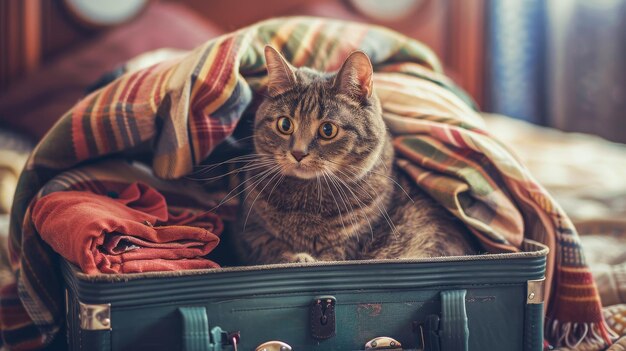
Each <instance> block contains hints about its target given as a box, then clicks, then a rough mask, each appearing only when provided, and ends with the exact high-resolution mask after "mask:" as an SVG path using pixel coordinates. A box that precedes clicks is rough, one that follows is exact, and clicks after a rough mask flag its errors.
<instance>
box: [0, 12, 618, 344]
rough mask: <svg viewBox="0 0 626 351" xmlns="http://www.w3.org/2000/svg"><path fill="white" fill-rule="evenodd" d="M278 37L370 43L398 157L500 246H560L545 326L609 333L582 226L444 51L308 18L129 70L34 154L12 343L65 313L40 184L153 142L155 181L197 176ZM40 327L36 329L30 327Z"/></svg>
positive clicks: (354, 45) (319, 65)
mask: <svg viewBox="0 0 626 351" xmlns="http://www.w3.org/2000/svg"><path fill="white" fill-rule="evenodd" d="M266 44H271V45H273V46H274V47H276V48H278V49H279V50H280V51H282V52H283V54H284V56H285V57H286V59H287V60H289V61H291V62H292V63H293V64H294V65H295V66H303V65H305V66H310V67H313V68H315V69H318V70H322V71H333V70H336V69H338V68H339V67H340V65H341V63H342V62H343V60H344V59H345V57H347V55H348V54H349V53H350V52H352V51H353V50H356V49H360V50H363V51H365V52H366V53H367V54H368V55H369V56H370V58H371V60H372V62H373V64H374V66H375V69H376V71H377V72H378V73H377V74H376V76H375V83H374V85H375V87H376V89H377V93H378V95H379V96H380V98H381V102H382V106H383V109H384V117H385V120H386V122H387V125H388V126H389V128H390V130H391V131H392V132H393V133H394V134H395V136H396V137H395V140H394V144H395V147H396V149H397V152H398V155H399V156H400V160H399V161H398V162H399V164H400V166H401V167H402V168H403V169H405V170H406V171H407V172H408V173H409V174H410V175H412V176H413V178H414V179H415V181H416V183H417V184H419V185H420V186H422V187H423V188H424V189H425V190H426V191H428V192H429V193H430V194H431V195H432V196H433V197H434V198H435V199H436V200H438V201H439V202H440V203H441V204H443V205H444V206H445V207H446V208H448V209H449V210H450V211H451V212H452V213H454V214H455V215H457V216H458V217H459V218H461V219H462V220H463V221H464V222H465V223H466V224H467V225H468V227H469V228H470V229H471V230H472V232H473V233H474V234H476V236H477V237H478V238H479V239H480V240H481V242H482V243H483V245H484V247H485V248H486V249H487V250H488V251H491V252H505V251H509V252H510V251H518V250H519V247H520V245H521V241H522V238H524V237H528V238H531V239H534V240H538V241H541V242H543V243H545V244H547V245H548V246H549V247H550V248H551V253H550V255H549V258H548V277H547V279H548V284H547V290H548V291H547V293H548V294H549V295H548V296H550V301H549V307H548V315H547V316H548V317H547V318H548V324H547V327H548V330H550V331H554V333H549V334H548V336H550V337H552V340H553V341H554V342H558V341H559V340H560V339H562V336H567V337H574V338H585V339H592V340H593V339H597V341H599V342H607V343H608V342H609V335H608V333H609V330H608V329H607V327H606V324H605V322H604V321H603V318H602V315H601V311H600V301H599V298H598V294H597V292H596V286H595V285H594V283H593V280H592V277H591V274H590V272H589V270H588V269H587V267H586V265H585V261H584V258H583V255H582V252H581V249H580V245H579V241H578V237H577V234H576V231H575V229H574V227H573V225H572V223H571V222H570V220H569V219H568V218H567V217H566V216H565V214H564V213H563V211H562V210H561V209H560V207H559V206H558V205H557V204H556V203H555V202H554V201H553V200H552V199H551V197H550V196H549V195H548V194H547V193H546V192H545V190H544V189H543V188H542V187H541V186H539V185H538V184H537V183H536V182H535V181H534V180H533V179H532V177H531V176H530V174H529V173H528V172H527V171H526V169H525V168H524V167H523V166H522V165H520V164H519V163H518V162H517V160H516V159H515V158H514V157H513V156H512V155H511V154H510V153H509V152H508V151H507V149H506V147H505V146H504V145H502V144H501V143H500V142H498V141H497V140H495V139H493V138H491V137H490V136H489V134H488V133H487V132H486V131H485V130H484V126H483V123H482V121H481V119H480V117H479V116H478V115H477V114H476V112H475V111H474V110H473V109H472V108H470V107H469V104H468V101H467V99H466V98H465V96H464V95H463V93H462V92H460V91H459V90H458V89H456V88H455V87H454V85H453V84H451V83H450V81H449V80H448V79H447V78H445V76H443V75H442V73H441V67H440V64H439V62H438V61H437V59H436V57H435V56H434V55H433V53H432V52H431V51H430V50H429V49H428V48H426V47H425V46H424V45H422V44H421V43H419V42H417V41H414V40H410V39H408V38H406V37H404V36H401V35H399V34H397V33H395V32H392V31H389V30H387V29H385V28H381V27H376V26H369V25H363V24H356V23H349V22H341V21H334V20H326V19H317V18H306V17H295V18H282V19H276V20H270V21H265V22H261V23H259V24H257V25H254V26H251V27H248V28H244V29H242V30H239V31H237V32H234V33H231V34H228V35H225V36H222V37H220V38H217V39H215V40H212V41H209V42H207V43H206V44H204V45H202V46H200V47H198V48H197V49H195V50H193V51H192V52H190V53H189V54H187V55H185V56H183V57H181V58H176V59H174V60H170V61H165V62H161V63H158V64H155V65H153V66H150V67H148V68H145V69H141V70H139V71H136V72H130V73H127V74H125V75H123V76H122V77H120V78H118V79H117V80H115V81H114V82H112V83H111V84H109V85H107V86H106V87H104V88H102V89H100V90H98V91H95V92H94V93H92V94H91V95H89V96H87V97H86V98H85V99H83V100H82V101H80V102H79V103H78V104H77V105H76V106H75V107H74V108H73V109H72V110H70V111H69V112H67V113H66V114H65V115H64V116H63V117H62V118H61V120H60V121H59V122H58V123H57V124H56V126H55V127H54V128H53V130H52V131H51V132H50V133H49V134H48V135H47V136H46V137H45V138H44V139H43V140H42V141H41V142H40V143H39V145H38V146H37V148H36V149H35V151H34V153H33V154H32V156H31V158H30V160H29V162H28V164H27V166H26V169H25V171H24V172H23V173H22V176H21V178H20V182H19V185H18V191H17V194H16V201H15V202H14V205H13V211H12V220H11V242H10V248H11V252H12V255H11V260H12V264H13V269H14V271H15V274H16V276H17V281H18V283H17V291H18V295H19V299H20V302H21V307H20V308H22V307H23V309H24V310H25V311H26V312H27V313H28V318H21V319H19V321H20V322H21V323H11V319H10V318H9V319H7V318H3V319H2V321H3V322H2V323H3V333H4V334H5V335H6V334H8V333H13V335H25V336H24V337H23V338H18V337H14V338H12V339H10V340H9V339H8V338H6V339H5V342H7V343H10V344H11V345H29V344H26V343H32V342H33V341H32V340H35V338H34V337H35V336H36V337H38V338H39V339H38V340H40V341H41V343H42V344H45V343H47V342H49V341H50V340H51V338H52V337H53V336H54V334H55V333H56V332H57V331H58V326H59V322H60V321H61V318H62V310H63V308H62V306H61V304H62V302H61V301H62V299H61V295H60V291H59V277H58V276H57V275H56V274H55V273H56V271H55V268H54V267H55V262H54V259H53V258H54V256H53V255H52V253H51V252H50V251H49V249H48V248H47V246H46V245H45V244H44V243H43V242H42V241H41V239H39V237H38V235H37V233H36V232H34V230H32V223H31V221H30V218H29V213H28V211H27V208H28V206H29V203H30V202H31V199H33V197H35V196H37V192H38V191H39V189H41V188H42V187H43V186H44V185H45V184H46V183H47V182H48V181H49V180H50V179H52V178H53V177H54V176H56V175H58V174H60V173H62V172H64V171H66V170H68V169H72V168H74V167H76V166H77V165H79V164H80V163H81V162H84V161H94V160H96V159H99V158H102V157H104V156H107V155H111V154H118V155H119V154H122V155H126V156H128V157H136V156H135V155H137V154H139V153H140V152H143V154H145V151H146V150H148V151H149V153H150V156H151V157H152V171H153V173H154V175H156V176H157V177H159V178H162V179H177V178H180V177H182V176H185V175H186V174H189V173H190V172H191V171H192V170H193V167H194V165H197V164H199V163H200V162H202V161H203V160H204V159H205V158H207V156H208V155H209V154H210V153H211V151H212V150H213V149H214V148H215V147H216V145H217V144H218V143H219V142H220V141H222V140H224V138H225V137H227V136H228V135H230V134H231V133H232V132H233V130H234V128H235V126H236V125H237V122H238V121H239V120H240V117H241V116H242V113H243V111H244V110H245V109H246V108H247V107H248V106H250V105H251V102H252V100H253V97H254V96H257V95H255V94H254V93H257V92H262V90H263V89H264V83H265V68H264V63H265V62H264V58H263V47H264V46H265V45H266ZM94 167H95V166H94ZM99 172H105V169H100V171H96V170H93V172H92V174H91V176H89V178H93V179H99V177H100V176H101V175H100V173H99ZM70 174H71V172H70ZM66 178H67V177H66ZM70 178H71V177H70ZM66 181H69V180H66ZM57 184H58V179H57ZM88 184H89V182H88ZM96 185H97V184H91V186H96ZM46 188H49V187H46ZM58 188H59V189H58V190H63V187H61V186H59V187H58ZM157 188H158V187H157ZM87 189H88V188H87ZM209 208H210V207H209ZM11 291H14V290H11ZM4 296H8V297H9V298H10V297H11V296H14V295H11V294H7V295H3V297H2V301H5V297H4ZM7 301H8V300H7ZM13 301H14V300H13ZM2 313H6V312H5V311H4V310H3V311H2ZM16 320H17V319H16ZM33 326H35V327H36V329H34V328H33ZM32 330H38V333H33V332H31V333H30V334H29V333H26V332H24V334H19V333H20V331H32ZM22 343H23V344H22Z"/></svg>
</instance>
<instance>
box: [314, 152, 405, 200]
mask: <svg viewBox="0 0 626 351" xmlns="http://www.w3.org/2000/svg"><path fill="white" fill-rule="evenodd" d="M326 161H328V162H330V163H333V164H335V165H337V166H344V167H352V168H356V169H357V170H360V171H365V172H366V175H367V173H372V174H375V175H379V176H381V177H385V178H387V179H389V180H390V181H392V182H393V183H394V184H395V185H396V186H397V187H399V188H400V190H402V192H403V193H404V194H405V195H406V197H407V198H408V199H409V200H411V202H413V203H414V202H415V201H413V199H412V198H411V196H410V195H409V193H408V192H407V191H406V190H405V189H404V187H402V185H400V183H398V182H397V181H396V180H395V179H393V177H390V176H389V175H387V174H384V173H381V172H377V171H375V170H373V169H369V170H366V169H365V168H363V167H358V166H355V165H349V164H347V165H343V164H341V163H339V162H334V161H332V160H326ZM382 165H383V166H384V167H385V169H387V166H385V164H384V163H382ZM335 169H336V170H339V167H335ZM352 176H357V174H356V173H352Z"/></svg>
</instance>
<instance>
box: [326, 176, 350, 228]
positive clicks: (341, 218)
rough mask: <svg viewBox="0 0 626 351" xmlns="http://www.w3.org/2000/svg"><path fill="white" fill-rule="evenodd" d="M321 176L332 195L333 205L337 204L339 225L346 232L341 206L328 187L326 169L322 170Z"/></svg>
mask: <svg viewBox="0 0 626 351" xmlns="http://www.w3.org/2000/svg"><path fill="white" fill-rule="evenodd" d="M322 176H323V177H324V182H325V183H326V187H327V188H328V192H329V193H330V195H331V196H332V198H333V201H334V202H335V205H336V206H337V212H338V213H339V220H340V221H341V226H342V227H343V230H344V232H347V230H346V224H345V223H344V221H343V215H342V214H341V207H340V206H339V203H338V202H337V199H336V198H335V195H334V194H333V192H332V190H331V189H330V184H329V182H328V176H327V173H326V171H322Z"/></svg>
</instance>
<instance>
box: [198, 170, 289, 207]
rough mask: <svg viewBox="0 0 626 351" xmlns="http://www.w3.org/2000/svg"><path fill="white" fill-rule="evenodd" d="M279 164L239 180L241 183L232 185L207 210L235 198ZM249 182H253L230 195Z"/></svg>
mask: <svg viewBox="0 0 626 351" xmlns="http://www.w3.org/2000/svg"><path fill="white" fill-rule="evenodd" d="M278 167H280V166H278V165H276V166H274V167H273V168H270V169H267V170H265V171H263V172H261V173H258V174H255V175H253V176H251V177H250V178H248V179H246V180H244V181H243V182H241V184H239V185H237V186H236V187H234V188H233V189H232V190H231V191H230V192H228V194H226V196H225V197H224V198H223V199H222V200H221V201H220V202H219V203H218V204H217V205H216V206H215V207H213V208H212V209H210V210H209V211H207V212H213V211H215V210H216V209H218V208H219V207H220V206H222V205H223V204H224V203H226V202H228V201H230V200H231V199H233V198H235V197H236V196H239V195H240V194H241V193H243V192H245V191H246V190H247V189H249V188H250V187H251V186H252V185H254V182H256V180H257V179H258V178H260V177H262V176H263V175H265V174H267V173H268V172H270V171H272V170H274V169H275V168H278ZM249 182H253V184H250V185H248V186H246V187H245V188H244V189H243V190H241V191H240V192H238V193H236V194H235V195H232V196H231V195H230V194H232V193H233V192H234V191H236V190H237V189H238V188H239V187H241V186H244V185H246V184H247V183H249Z"/></svg>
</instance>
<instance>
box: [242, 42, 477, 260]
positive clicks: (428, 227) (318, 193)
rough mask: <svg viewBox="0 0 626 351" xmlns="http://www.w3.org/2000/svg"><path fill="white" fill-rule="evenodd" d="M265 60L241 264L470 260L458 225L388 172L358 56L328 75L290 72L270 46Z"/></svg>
mask: <svg viewBox="0 0 626 351" xmlns="http://www.w3.org/2000/svg"><path fill="white" fill-rule="evenodd" d="M265 59H266V63H267V71H268V78H267V79H268V83H267V95H266V96H265V98H264V99H263V101H262V102H261V104H260V105H259V107H258V109H257V111H256V115H255V119H254V131H253V133H254V134H253V135H254V136H253V144H254V149H255V157H257V161H256V163H257V164H256V166H253V167H249V168H248V171H247V172H246V175H245V179H246V182H247V183H246V184H247V185H246V189H247V190H246V193H245V199H244V200H243V201H242V209H241V216H239V217H240V218H239V223H238V229H237V230H236V232H237V234H236V235H237V237H236V239H235V242H236V246H237V251H238V253H239V256H240V258H241V259H242V260H243V261H244V262H245V263H247V264H271V263H281V262H313V261H337V260H357V259H390V258H425V257H435V256H456V255H469V254H474V253H476V250H475V248H474V247H475V245H474V244H473V243H472V241H471V239H470V234H469V233H468V231H467V229H466V228H465V227H464V226H463V225H462V223H461V222H460V221H459V220H457V219H456V218H455V217H453V216H452V215H451V214H449V213H448V212H447V211H446V210H445V209H444V208H443V207H442V206H440V205H439V204H437V203H436V202H435V201H434V200H433V199H432V198H430V197H429V196H428V195H427V194H426V193H424V192H423V191H422V190H420V189H419V188H418V187H417V186H416V185H415V183H414V182H412V181H411V180H410V179H409V178H408V176H407V175H406V174H404V173H403V172H402V171H401V170H400V169H398V168H397V166H395V163H394V150H393V147H392V144H391V136H390V134H389V132H388V131H387V129H386V126H385V123H384V122H383V118H382V110H381V106H380V101H379V100H378V98H377V97H376V94H375V93H374V91H373V81H372V76H373V68H372V64H371V62H370V60H369V57H368V56H367V55H366V54H365V53H363V52H361V51H356V52H354V53H352V54H351V55H349V56H348V58H347V59H346V60H345V62H344V63H343V65H342V67H341V69H340V70H339V71H338V72H336V73H332V74H329V73H321V72H318V71H315V70H313V69H310V68H306V67H301V68H297V69H296V68H294V67H292V66H291V65H290V64H289V63H288V62H287V61H286V60H285V59H284V58H283V57H282V55H281V54H280V53H279V52H278V51H276V50H275V49H274V48H272V47H271V46H266V47H265Z"/></svg>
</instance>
